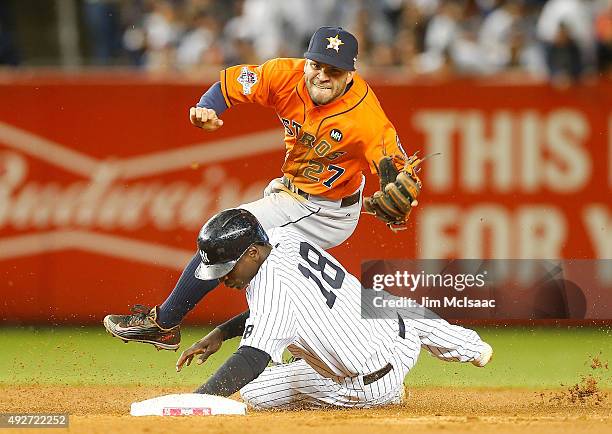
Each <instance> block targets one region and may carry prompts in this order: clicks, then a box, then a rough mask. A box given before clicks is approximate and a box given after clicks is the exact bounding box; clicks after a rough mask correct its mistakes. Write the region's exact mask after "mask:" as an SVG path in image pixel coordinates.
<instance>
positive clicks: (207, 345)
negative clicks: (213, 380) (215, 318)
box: [176, 328, 223, 372]
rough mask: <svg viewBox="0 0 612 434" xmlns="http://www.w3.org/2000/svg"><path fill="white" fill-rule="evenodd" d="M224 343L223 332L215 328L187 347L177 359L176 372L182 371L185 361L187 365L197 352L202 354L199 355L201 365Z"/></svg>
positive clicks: (198, 361)
mask: <svg viewBox="0 0 612 434" xmlns="http://www.w3.org/2000/svg"><path fill="white" fill-rule="evenodd" d="M222 344H223V332H222V331H221V330H219V329H218V328H216V329H214V330H213V331H212V332H210V333H209V334H207V335H206V336H204V337H203V338H202V339H200V340H199V341H197V342H196V343H195V344H193V345H192V346H190V347H189V348H187V349H186V350H185V351H183V353H182V354H181V357H179V359H178V360H177V361H176V372H180V371H181V369H182V368H183V365H184V364H185V362H187V366H189V365H190V364H191V361H192V360H193V358H194V357H195V356H196V355H197V354H201V356H200V357H198V360H197V363H198V365H201V364H202V363H204V362H205V361H206V359H208V357H209V356H210V355H212V354H214V353H216V352H217V351H219V348H221V345H222Z"/></svg>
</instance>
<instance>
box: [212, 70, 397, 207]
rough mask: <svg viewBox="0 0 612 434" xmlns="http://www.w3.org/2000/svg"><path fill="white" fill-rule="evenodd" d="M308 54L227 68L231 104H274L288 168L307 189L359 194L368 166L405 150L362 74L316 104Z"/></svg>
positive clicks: (335, 195) (224, 78)
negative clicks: (307, 78)
mask: <svg viewBox="0 0 612 434" xmlns="http://www.w3.org/2000/svg"><path fill="white" fill-rule="evenodd" d="M304 64H305V60H304V59H272V60H269V61H267V62H265V63H264V64H262V65H259V66H258V65H238V66H232V67H231V68H227V69H225V70H223V71H221V89H222V92H223V96H224V98H225V102H226V104H227V106H228V107H232V106H234V105H236V104H242V103H257V104H260V105H263V106H266V107H273V108H274V109H275V110H276V113H277V114H278V117H279V118H280V120H281V122H282V124H283V126H284V127H285V147H286V153H285V162H284V163H283V167H282V170H283V173H284V175H285V176H286V177H288V178H289V179H290V180H291V181H292V182H293V183H294V184H295V185H296V186H297V187H298V188H300V189H302V190H304V191H305V192H307V193H310V194H314V195H319V196H324V197H327V198H329V199H331V200H338V199H341V198H343V197H345V196H348V195H350V194H352V193H354V192H355V191H356V190H357V189H358V188H359V185H360V184H361V175H362V171H364V170H367V168H368V166H369V167H370V170H371V171H372V173H376V166H377V165H378V162H379V161H380V159H381V158H382V157H383V156H385V155H395V154H404V155H405V152H404V150H403V149H402V146H401V144H400V141H399V138H398V136H397V133H396V131H395V128H394V127H393V125H392V124H391V122H390V121H389V119H387V116H386V115H385V113H384V112H383V110H382V108H381V106H380V103H379V102H378V99H377V98H376V95H374V92H373V91H372V89H371V88H370V87H369V86H368V84H367V83H366V82H365V81H364V80H363V79H362V78H361V77H360V76H359V75H357V74H355V75H354V76H353V84H352V86H351V87H350V89H349V90H348V92H346V93H345V94H344V95H343V96H342V97H340V98H339V99H337V100H336V101H333V102H331V103H328V104H325V105H321V106H317V105H315V104H314V103H313V102H312V100H311V99H310V96H309V94H308V90H307V89H306V81H305V79H304Z"/></svg>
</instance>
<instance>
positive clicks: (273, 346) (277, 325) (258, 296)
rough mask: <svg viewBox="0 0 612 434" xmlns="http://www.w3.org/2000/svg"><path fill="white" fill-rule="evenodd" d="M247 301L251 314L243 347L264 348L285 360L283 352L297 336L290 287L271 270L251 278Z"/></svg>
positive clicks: (245, 329)
mask: <svg viewBox="0 0 612 434" xmlns="http://www.w3.org/2000/svg"><path fill="white" fill-rule="evenodd" d="M247 300H248V303H249V309H250V311H251V314H250V316H249V318H248V320H247V321H246V324H245V328H244V334H243V335H242V341H241V342H240V346H250V347H253V348H257V349H259V350H262V351H265V352H266V353H268V354H269V355H270V357H271V358H272V360H273V361H274V362H277V363H280V362H282V356H283V351H284V350H285V348H287V346H288V345H289V344H290V343H291V342H293V341H294V340H295V337H296V317H295V314H294V307H293V303H292V301H291V294H290V288H289V287H288V286H287V285H286V284H284V283H283V281H282V280H281V279H280V278H279V277H278V276H277V275H276V276H275V275H274V273H273V272H271V271H269V270H268V272H266V273H265V274H263V275H262V273H260V275H258V276H256V278H255V279H253V280H252V281H251V284H250V286H249V289H248V290H247Z"/></svg>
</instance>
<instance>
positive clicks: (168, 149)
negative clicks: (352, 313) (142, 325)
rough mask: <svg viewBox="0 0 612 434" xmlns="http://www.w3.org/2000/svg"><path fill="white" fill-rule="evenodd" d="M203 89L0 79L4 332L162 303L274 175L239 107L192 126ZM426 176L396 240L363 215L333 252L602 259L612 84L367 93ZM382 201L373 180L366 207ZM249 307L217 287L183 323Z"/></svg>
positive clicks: (258, 130) (277, 126) (350, 258)
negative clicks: (221, 216) (216, 232)
mask: <svg viewBox="0 0 612 434" xmlns="http://www.w3.org/2000/svg"><path fill="white" fill-rule="evenodd" d="M207 87H208V84H206V83H201V84H197V85H196V84H181V83H178V82H165V81H155V80H149V81H144V82H143V80H142V79H141V78H139V77H121V78H119V79H113V80H111V79H108V78H95V77H91V76H85V77H78V76H74V77H70V78H62V77H61V76H60V77H41V76H35V77H13V76H3V77H2V79H1V80H0V102H1V104H0V272H1V279H0V288H1V291H2V303H0V321H1V322H4V323H12V324H15V323H17V324H33V323H96V322H99V321H101V319H102V318H103V316H104V315H105V314H106V313H123V312H128V308H129V306H130V305H132V304H135V303H140V304H148V305H153V304H158V303H161V302H162V301H163V300H164V298H165V296H166V295H167V294H168V293H169V292H170V291H171V290H172V289H173V287H174V284H175V282H176V280H177V279H178V277H179V276H180V273H181V271H182V269H183V267H184V266H185V264H186V263H187V262H188V261H189V259H190V258H191V256H192V255H193V254H194V253H195V242H196V237H197V233H198V230H199V229H200V227H201V226H202V224H203V223H204V222H205V221H206V220H207V219H208V218H209V217H210V216H211V215H213V214H214V213H216V212H218V211H219V210H222V209H225V208H228V207H233V206H237V205H239V204H240V203H244V202H249V201H252V200H255V199H257V198H259V197H260V196H261V194H262V191H263V189H264V187H265V186H266V185H267V183H268V182H269V180H270V179H272V178H275V177H278V176H280V175H281V172H280V167H281V164H282V162H283V158H284V148H283V142H282V136H283V126H282V123H281V122H280V121H279V119H278V118H277V117H276V115H275V114H274V112H273V111H271V110H270V109H266V108H262V107H257V106H242V107H236V108H233V109H231V110H229V111H228V112H227V113H226V114H224V115H223V119H224V121H225V124H224V126H223V127H222V128H221V129H220V130H219V131H217V132H215V133H204V132H203V131H201V130H198V129H196V128H194V127H192V126H191V125H190V123H189V120H188V110H189V107H190V106H191V105H193V103H194V102H195V101H197V100H198V98H199V96H200V95H201V93H202V92H203V91H204V90H206V88H207ZM373 88H374V90H375V91H376V93H377V95H378V97H379V99H380V100H381V103H382V105H383V107H384V108H385V110H386V112H387V114H388V116H389V118H390V119H391V121H392V122H393V123H394V125H395V126H396V128H397V130H398V133H399V136H400V138H401V140H402V143H403V145H404V148H405V149H406V150H407V151H408V152H413V151H416V150H421V152H422V154H429V153H433V152H440V153H441V154H442V155H440V156H437V157H435V158H431V159H429V160H427V161H426V163H424V165H423V171H422V179H423V182H424V188H423V194H422V200H421V201H420V204H419V206H418V207H417V209H415V210H414V211H413V213H412V218H411V222H410V225H409V228H408V230H406V231H403V232H399V233H392V232H391V231H389V230H388V229H387V228H386V227H385V226H384V225H383V224H382V223H380V222H378V221H377V220H375V219H374V218H373V217H372V216H369V215H363V216H362V218H361V221H360V223H359V226H358V228H357V230H356V232H355V233H354V234H353V236H352V237H351V238H350V239H349V240H348V241H347V242H345V243H344V244H343V245H341V246H339V247H337V248H335V249H333V250H332V253H333V254H334V255H335V256H336V257H337V258H338V259H339V260H340V261H341V262H342V263H343V264H345V266H346V267H347V268H348V269H349V271H351V272H352V273H354V274H355V275H359V273H360V265H361V263H362V261H368V260H380V259H413V258H414V259H445V258H458V259H462V258H501V259H503V258H513V259H530V258H539V259H554V258H566V259H573V258H576V259H607V258H612V234H611V229H612V209H611V201H610V197H612V196H611V195H610V190H611V187H612V136H611V131H612V109H611V107H612V85H610V84H605V83H604V84H598V85H591V86H585V87H577V88H573V89H569V90H565V91H559V90H555V89H552V88H550V87H548V86H546V85H527V84H525V85H516V84H515V85H511V86H508V85H501V84H491V83H487V84H483V83H480V84H476V83H470V82H450V83H448V82H447V83H437V84H431V83H422V84H410V85H390V84H380V85H376V83H374V86H373ZM377 187H378V183H377V178H376V177H375V176H372V175H368V183H367V187H366V192H367V193H371V192H373V191H374V190H375V189H376V188H377ZM245 306H246V303H245V300H244V296H243V294H241V293H240V292H238V291H234V290H230V289H228V288H219V289H217V290H215V291H213V292H212V293H211V294H209V295H208V296H207V297H206V299H205V300H204V302H203V303H201V305H200V306H198V307H197V308H196V309H194V311H193V312H192V313H191V314H190V315H189V316H188V318H187V320H188V321H191V322H199V323H203V322H212V323H218V322H220V321H222V320H225V319H226V318H228V317H230V316H231V315H233V314H235V313H238V312H239V311H240V310H241V309H243V308H244V307H245Z"/></svg>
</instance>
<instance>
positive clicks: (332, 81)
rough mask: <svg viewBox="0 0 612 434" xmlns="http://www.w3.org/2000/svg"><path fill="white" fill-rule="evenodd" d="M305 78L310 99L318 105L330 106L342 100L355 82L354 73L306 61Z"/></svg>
mask: <svg viewBox="0 0 612 434" xmlns="http://www.w3.org/2000/svg"><path fill="white" fill-rule="evenodd" d="M304 78H305V79H306V89H308V94H309V95H310V99H312V101H313V102H314V103H315V104H316V105H324V104H329V103H330V102H333V101H335V100H337V99H338V98H340V97H341V96H342V94H343V93H344V90H345V89H346V86H347V85H348V84H349V83H350V82H351V81H352V80H353V71H345V70H344V69H340V68H336V67H335V66H331V65H327V64H325V63H319V62H315V61H314V60H310V59H306V64H305V65H304Z"/></svg>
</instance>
